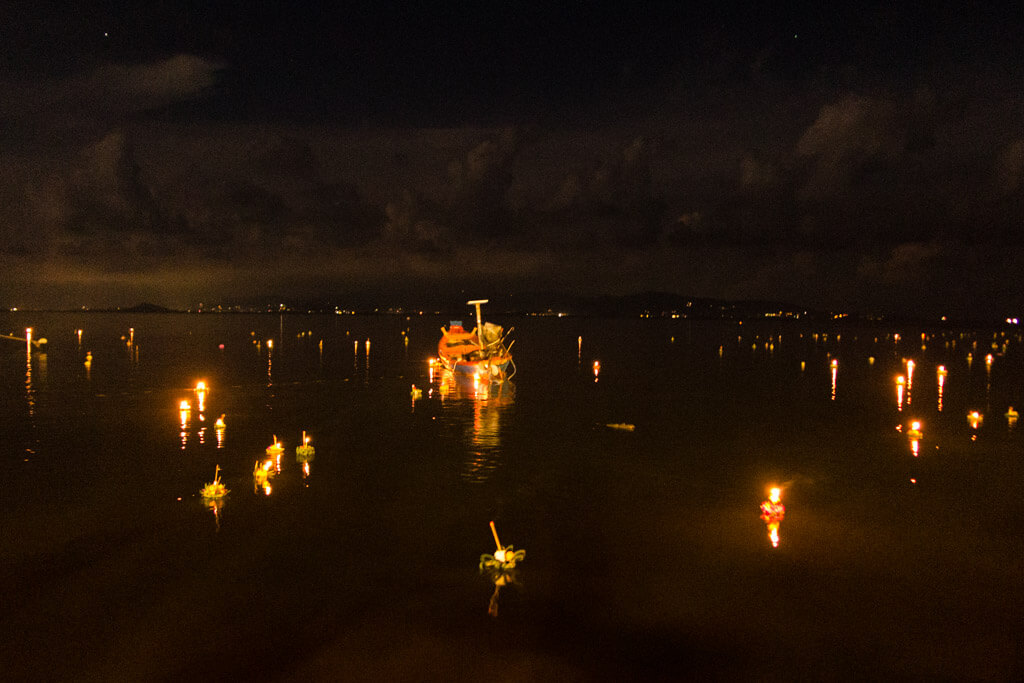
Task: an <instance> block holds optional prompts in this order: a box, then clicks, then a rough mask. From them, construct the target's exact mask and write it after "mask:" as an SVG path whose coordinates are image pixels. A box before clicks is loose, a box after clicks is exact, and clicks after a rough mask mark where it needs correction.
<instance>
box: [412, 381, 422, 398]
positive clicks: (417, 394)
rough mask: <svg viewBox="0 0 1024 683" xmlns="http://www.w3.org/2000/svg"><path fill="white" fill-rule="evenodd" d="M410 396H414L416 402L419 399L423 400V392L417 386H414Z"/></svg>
mask: <svg viewBox="0 0 1024 683" xmlns="http://www.w3.org/2000/svg"><path fill="white" fill-rule="evenodd" d="M409 395H410V396H412V400H414V401H415V400H416V399H418V398H423V390H422V389H419V388H417V387H416V385H415V384H413V385H412V390H411V391H410V392H409Z"/></svg>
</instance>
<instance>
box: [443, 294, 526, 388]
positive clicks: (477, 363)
mask: <svg viewBox="0 0 1024 683" xmlns="http://www.w3.org/2000/svg"><path fill="white" fill-rule="evenodd" d="M466 303H468V304H470V305H473V306H475V307H476V327H474V328H473V330H472V331H471V332H466V330H465V329H464V328H463V327H462V321H461V320H453V321H451V323H450V324H449V326H448V328H447V329H445V328H444V327H442V328H441V339H440V341H439V342H438V343H437V354H438V356H439V357H440V359H441V362H442V363H443V364H444V367H445V369H447V370H450V371H451V372H452V373H453V374H454V375H455V377H456V378H459V377H462V378H468V379H470V380H472V381H474V382H477V383H480V384H487V383H501V382H504V381H505V380H507V379H509V378H511V377H512V376H513V375H514V374H515V371H516V366H515V363H513V362H512V354H511V353H510V352H509V349H510V348H511V346H512V343H508V344H506V343H505V342H506V339H508V335H509V334H511V332H512V330H511V329H510V330H509V331H508V333H506V332H505V330H504V329H503V328H502V327H501V326H500V325H495V324H493V323H485V322H483V318H482V316H481V314H480V305H481V304H485V303H487V299H476V300H473V301H467V302H466Z"/></svg>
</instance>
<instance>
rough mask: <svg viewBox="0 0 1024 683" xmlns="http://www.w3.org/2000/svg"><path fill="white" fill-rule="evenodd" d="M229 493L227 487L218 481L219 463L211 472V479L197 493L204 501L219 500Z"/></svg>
mask: <svg viewBox="0 0 1024 683" xmlns="http://www.w3.org/2000/svg"><path fill="white" fill-rule="evenodd" d="M228 493H229V491H228V489H227V488H226V487H225V486H224V484H222V483H221V481H220V465H217V469H215V470H214V472H213V481H211V482H210V483H208V484H206V486H204V487H203V488H202V490H201V491H200V492H199V494H200V495H201V496H202V497H203V499H204V500H206V501H211V500H219V499H221V498H223V497H224V496H226V495H227V494H228Z"/></svg>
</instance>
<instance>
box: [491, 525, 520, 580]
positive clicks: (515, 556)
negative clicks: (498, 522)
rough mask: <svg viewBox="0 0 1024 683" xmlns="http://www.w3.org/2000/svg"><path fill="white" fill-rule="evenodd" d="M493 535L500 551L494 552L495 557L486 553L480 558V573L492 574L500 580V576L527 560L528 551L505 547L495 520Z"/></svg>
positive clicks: (509, 546)
mask: <svg viewBox="0 0 1024 683" xmlns="http://www.w3.org/2000/svg"><path fill="white" fill-rule="evenodd" d="M491 534H492V535H493V536H494V544H495V545H496V546H498V549H497V550H495V551H494V554H493V555H491V554H490V553H484V554H483V555H481V556H480V572H481V573H483V572H490V573H492V574H494V575H497V576H499V578H500V574H503V573H505V572H507V571H509V570H511V569H514V568H515V566H516V563H518V562H522V561H523V560H524V559H525V558H526V551H525V550H522V549H520V550H515V549H514V548H513V547H512V546H511V545H507V546H503V545H502V544H501V541H500V540H499V539H498V530H497V529H495V528H494V521H493V520H492V521H491Z"/></svg>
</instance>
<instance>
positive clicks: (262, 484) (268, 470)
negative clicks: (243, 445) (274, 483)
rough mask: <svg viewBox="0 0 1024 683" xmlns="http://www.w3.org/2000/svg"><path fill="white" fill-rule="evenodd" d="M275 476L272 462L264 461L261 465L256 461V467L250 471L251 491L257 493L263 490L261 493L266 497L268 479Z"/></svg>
mask: <svg viewBox="0 0 1024 683" xmlns="http://www.w3.org/2000/svg"><path fill="white" fill-rule="evenodd" d="M274 474H275V471H274V461H273V460H266V461H264V462H263V464H262V465H261V464H260V462H259V460H257V461H256V465H255V466H254V467H253V469H252V485H253V491H259V490H260V489H263V492H264V493H266V494H267V495H268V496H269V495H270V478H271V477H273V476H274Z"/></svg>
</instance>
